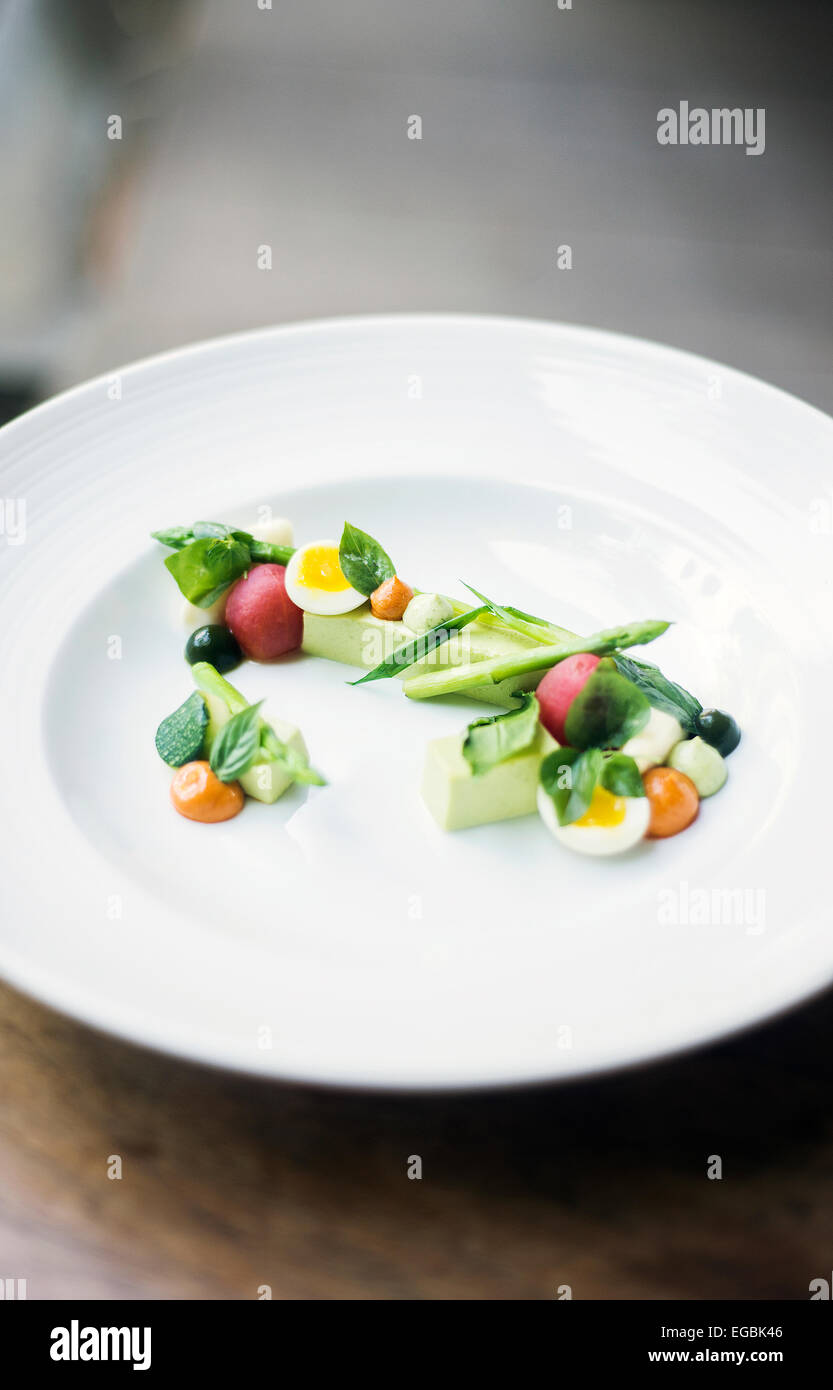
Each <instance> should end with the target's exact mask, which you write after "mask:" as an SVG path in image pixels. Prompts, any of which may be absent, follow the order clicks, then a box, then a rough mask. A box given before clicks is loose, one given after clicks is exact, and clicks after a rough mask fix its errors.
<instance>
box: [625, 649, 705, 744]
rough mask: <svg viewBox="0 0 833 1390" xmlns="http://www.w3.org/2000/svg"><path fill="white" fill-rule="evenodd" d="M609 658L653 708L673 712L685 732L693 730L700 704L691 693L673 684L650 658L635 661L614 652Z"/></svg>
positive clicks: (694, 730) (692, 731)
mask: <svg viewBox="0 0 833 1390" xmlns="http://www.w3.org/2000/svg"><path fill="white" fill-rule="evenodd" d="M613 659H614V661H615V662H616V669H617V670H618V671H619V673H620V674H621V675H623V676H625V677H626V678H627V679H628V680H629V681H631V682H632V684H633V685H635V686H636V687H637V689H638V690H641V691H642V693H643V694H644V695H645V696H647V699H648V702H649V704H651V705H653V706H654V709H660V710H662V711H663V712H664V713H665V714H673V716H674V718H675V719H678V720H679V721H680V723H681V724H682V726H683V728H684V729H685V731H686V733H688V734H693V733H696V732H697V730H696V720H697V716H698V714H700V712H701V711H702V708H703V706H702V705H701V704H700V701H699V700H698V699H697V698H696V697H695V696H694V695H691V694H689V692H688V691H687V690H684V689H683V687H682V686H681V685H675V684H674V682H673V681H670V680H668V678H667V677H666V676H664V675H663V674H662V671H660V669H659V667H658V666H654V665H652V664H651V662H650V661H636V660H635V659H634V657H632V656H615V657H614V658H613Z"/></svg>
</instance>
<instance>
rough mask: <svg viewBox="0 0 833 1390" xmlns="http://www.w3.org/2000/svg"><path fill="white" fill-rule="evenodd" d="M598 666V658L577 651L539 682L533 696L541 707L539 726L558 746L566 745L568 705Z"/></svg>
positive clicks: (554, 667)
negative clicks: (565, 731) (565, 726)
mask: <svg viewBox="0 0 833 1390" xmlns="http://www.w3.org/2000/svg"><path fill="white" fill-rule="evenodd" d="M598 664H599V658H598V657H597V656H591V655H590V654H589V652H579V654H578V656H568V657H567V659H566V660H565V661H560V662H559V663H558V665H557V666H553V668H552V670H551V671H548V672H547V674H546V675H545V676H544V678H543V680H542V681H541V683H540V685H539V686H538V689H537V690H536V692H535V694H536V695H537V696H538V704H539V705H540V707H541V723H542V724H543V726H544V728H545V729H546V730H547V731H548V733H551V734H552V736H553V738H554V739H556V741H557V742H558V743H562V744H563V743H566V742H567V738H566V735H565V733H564V725H565V724H566V722H567V715H568V713H569V710H570V705H571V704H572V703H573V700H574V699H575V698H576V696H577V695H578V693H579V691H580V690H582V689H583V688H584V686H585V685H586V683H587V681H588V679H589V678H590V676H592V674H593V672H594V671H595V669H596V667H597V666H598Z"/></svg>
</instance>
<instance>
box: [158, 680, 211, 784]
mask: <svg viewBox="0 0 833 1390" xmlns="http://www.w3.org/2000/svg"><path fill="white" fill-rule="evenodd" d="M207 727H208V708H207V706H206V703H205V700H204V699H203V697H202V695H201V694H200V692H199V691H198V690H195V691H194V693H193V695H189V696H188V699H187V700H185V701H184V702H183V703H182V704H181V705H180V706H179V709H175V710H174V712H173V714H169V715H168V717H167V719H163V720H162V723H161V724H160V725H159V728H158V729H157V730H156V751H157V753H158V754H159V756H160V758H162V759H163V760H164V761H165V762H166V763H167V764H168V766H169V767H182V765H183V763H190V762H191V761H192V759H193V758H199V757H200V756H201V755H202V746H203V742H204V740H205V731H206V728H207Z"/></svg>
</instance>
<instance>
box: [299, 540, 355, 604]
mask: <svg viewBox="0 0 833 1390" xmlns="http://www.w3.org/2000/svg"><path fill="white" fill-rule="evenodd" d="M296 578H297V581H298V583H299V584H300V585H301V587H302V588H304V589H320V590H321V591H322V592H323V593H325V594H337V593H339V592H340V591H341V590H342V589H349V588H350V585H349V584H348V582H347V580H346V579H345V578H344V575H343V574H342V571H341V565H340V564H339V562H338V551H337V550H336V548H335V546H333V545H311V546H310V547H309V549H308V550H305V551H304V553H303V555H302V556H301V560H300V563H299V565H298V572H297V575H296Z"/></svg>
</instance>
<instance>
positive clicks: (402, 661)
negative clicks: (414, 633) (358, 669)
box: [348, 608, 487, 685]
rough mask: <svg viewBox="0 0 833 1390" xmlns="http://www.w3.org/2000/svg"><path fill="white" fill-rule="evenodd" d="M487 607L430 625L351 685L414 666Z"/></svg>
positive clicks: (384, 678) (377, 678)
mask: <svg viewBox="0 0 833 1390" xmlns="http://www.w3.org/2000/svg"><path fill="white" fill-rule="evenodd" d="M486 611H487V610H486V609H485V608H470V609H469V611H468V612H467V613H457V614H456V615H455V616H454V617H453V618H446V619H445V621H444V622H442V623H437V626H436V627H429V629H428V631H427V632H422V633H420V635H419V637H416V638H414V640H413V642H406V643H405V645H404V646H402V647H397V648H396V651H395V652H391V655H390V656H389V657H388V659H387V661H380V663H379V665H378V666H374V667H373V670H372V671H368V672H367V674H366V675H364V676H361V677H360V678H359V679H358V680H357V681H349V682H348V684H349V685H366V684H367V682H368V681H381V680H386V679H387V678H388V676H398V675H399V673H400V672H401V671H405V670H407V668H408V667H409V666H413V664H414V662H415V661H420V660H421V659H422V657H424V656H427V655H428V653H429V652H432V651H433V650H434V648H435V647H441V646H442V645H443V643H444V642H447V641H448V639H449V637H451V635H452V633H455V632H457V630H458V629H459V628H461V627H465V626H466V625H467V624H468V623H473V622H475V620H476V619H477V618H479V617H480V615H481V614H482V613H485V612H486Z"/></svg>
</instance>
